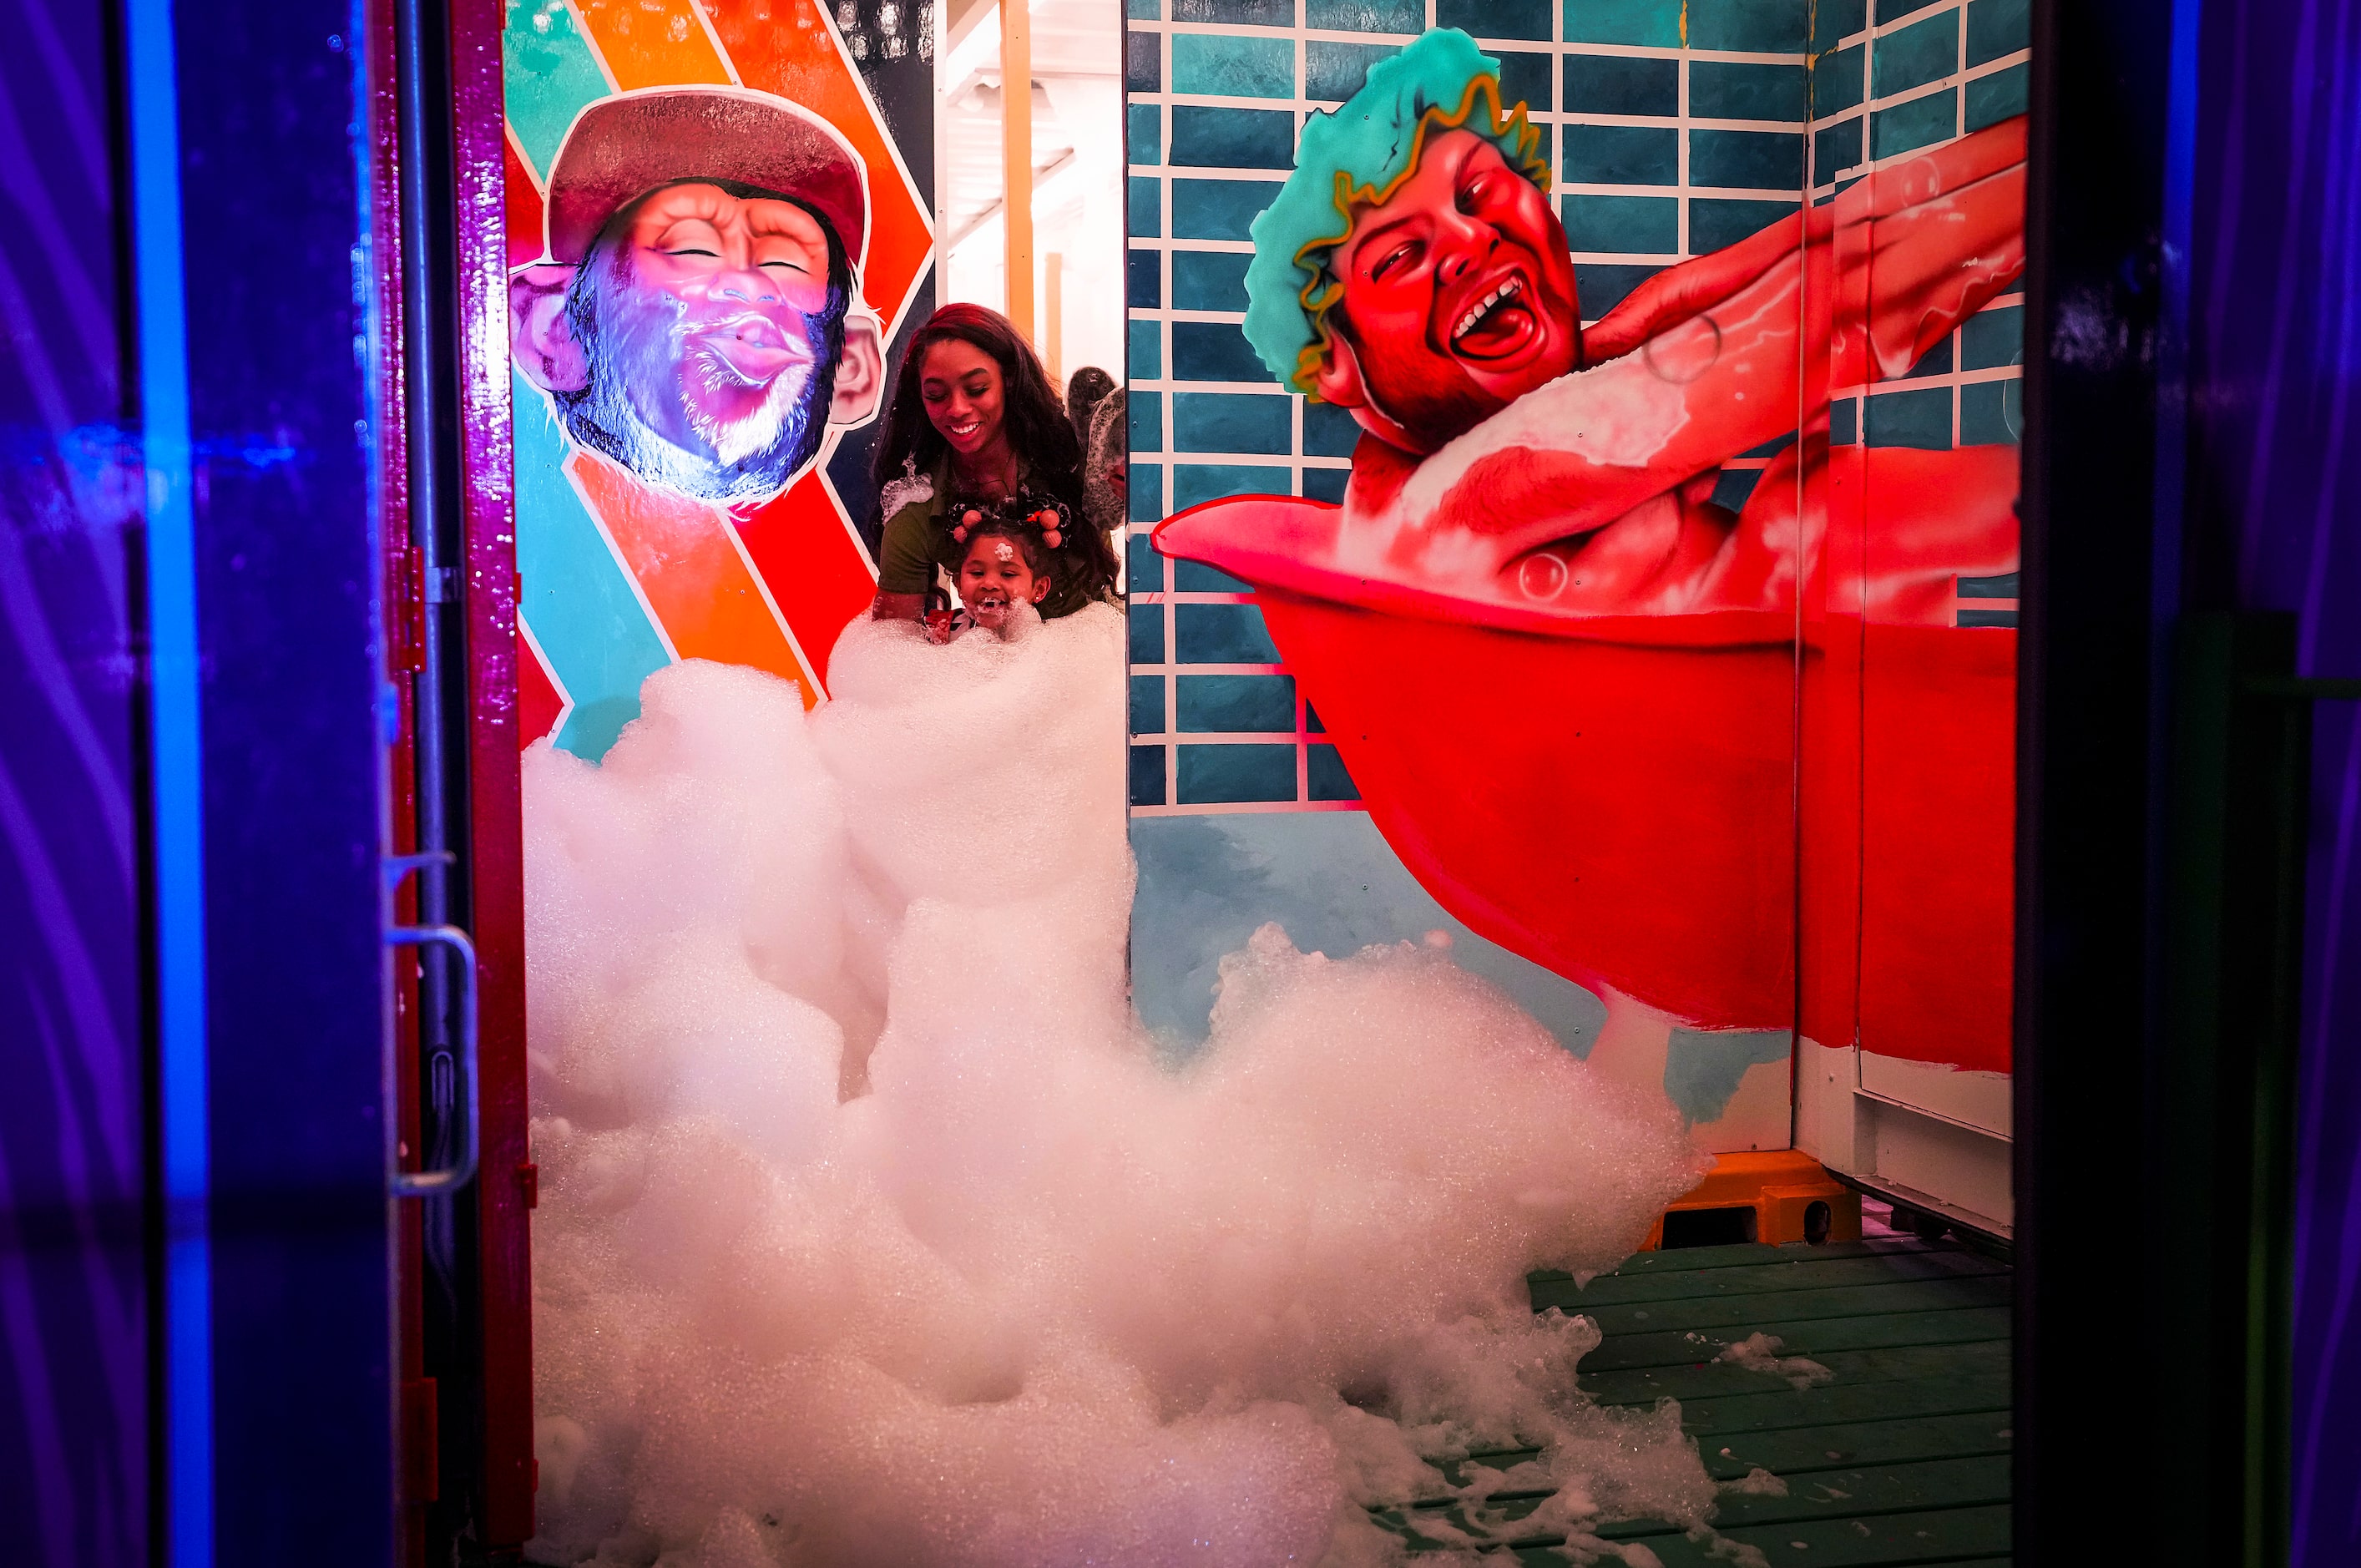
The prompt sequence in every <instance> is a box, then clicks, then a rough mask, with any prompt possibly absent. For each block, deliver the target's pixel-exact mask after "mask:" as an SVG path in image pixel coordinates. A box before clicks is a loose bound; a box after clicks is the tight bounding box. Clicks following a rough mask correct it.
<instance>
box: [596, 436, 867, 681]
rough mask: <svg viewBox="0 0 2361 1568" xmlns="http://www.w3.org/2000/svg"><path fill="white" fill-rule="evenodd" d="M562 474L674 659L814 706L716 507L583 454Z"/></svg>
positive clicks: (800, 664)
mask: <svg viewBox="0 0 2361 1568" xmlns="http://www.w3.org/2000/svg"><path fill="white" fill-rule="evenodd" d="M566 473H567V475H568V476H569V477H572V479H573V480H574V483H575V487H576V488H577V489H578V490H579V491H580V492H581V494H582V499H584V501H586V502H587V503H588V505H589V507H590V510H592V511H594V512H596V513H597V514H598V521H601V522H603V523H605V524H606V525H607V532H608V534H609V537H610V538H612V539H613V540H614V542H615V548H616V550H617V551H618V552H619V553H620V554H621V555H622V558H623V564H624V565H625V566H626V567H627V568H629V569H630V571H631V576H633V577H634V578H635V579H637V580H638V582H639V585H640V591H641V592H642V593H643V594H645V595H646V596H647V598H648V604H649V607H650V608H651V609H653V610H654V611H655V614H656V619H657V620H659V621H661V622H663V624H664V633H665V635H666V636H668V637H670V638H671V639H672V645H673V649H674V651H675V652H677V653H678V654H679V655H680V656H681V657H682V658H684V659H711V660H714V661H715V662H717V663H724V664H748V665H752V667H753V668H755V669H758V670H768V671H769V672H771V674H774V675H779V676H782V677H784V678H785V679H787V680H791V681H793V682H795V683H796V685H798V686H800V687H802V688H803V696H804V706H805V707H812V706H814V705H815V704H817V703H818V701H819V697H820V685H819V682H818V680H817V679H815V678H814V675H813V673H812V671H811V670H809V669H808V668H807V667H806V665H805V663H804V661H803V659H802V657H801V656H800V655H799V654H798V653H797V652H796V646H795V642H794V641H793V639H792V638H791V637H790V636H789V634H788V631H787V629H786V627H785V624H783V623H782V621H781V620H780V619H779V616H778V615H777V613H776V612H775V611H774V610H773V609H772V608H771V604H770V602H769V599H768V598H767V596H766V594H765V592H764V588H763V583H762V582H761V580H760V579H758V578H757V577H756V576H754V572H753V569H752V567H751V566H750V565H748V563H747V558H746V556H745V554H743V553H742V552H741V547H740V545H739V543H738V540H737V536H736V535H735V533H734V532H732V531H731V529H730V521H729V519H728V518H727V517H726V516H725V515H724V514H723V513H722V512H721V510H719V508H716V507H709V506H706V505H704V504H703V503H701V502H698V501H693V500H690V499H687V498H686V497H684V496H676V495H675V494H673V493H672V492H671V491H669V490H661V489H658V488H655V487H653V486H651V485H642V484H641V483H640V482H639V481H638V480H636V479H634V478H632V477H631V476H630V475H629V474H626V473H625V472H623V470H622V469H620V468H618V467H617V466H614V465H613V464H611V463H609V462H607V461H605V460H604V459H602V458H598V457H595V456H593V455H590V454H588V453H585V452H578V451H577V452H576V453H574V454H572V455H569V456H568V457H567V458H566Z"/></svg>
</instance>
